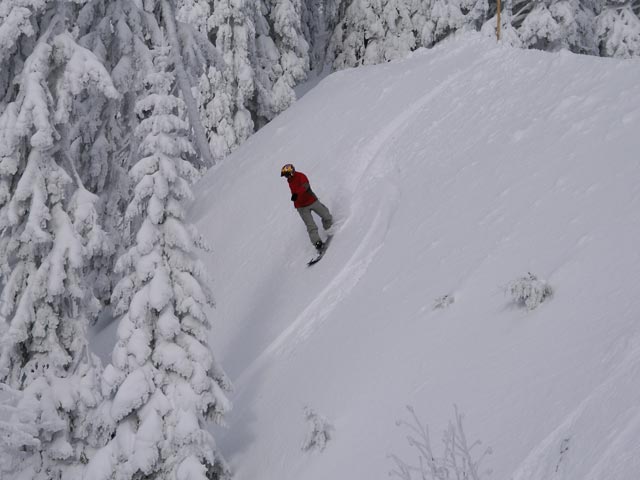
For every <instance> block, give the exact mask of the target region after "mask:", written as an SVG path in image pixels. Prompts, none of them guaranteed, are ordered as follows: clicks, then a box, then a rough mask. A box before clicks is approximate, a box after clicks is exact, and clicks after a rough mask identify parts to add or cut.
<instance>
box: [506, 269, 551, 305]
mask: <svg viewBox="0 0 640 480" xmlns="http://www.w3.org/2000/svg"><path fill="white" fill-rule="evenodd" d="M507 292H508V293H509V294H510V295H511V298H512V300H513V302H514V303H515V304H516V305H519V306H521V307H526V308H527V309H529V310H533V309H534V308H536V307H538V306H539V305H540V304H541V303H542V302H544V301H545V300H547V299H548V298H550V297H551V295H552V294H553V290H552V289H551V286H550V285H548V284H547V283H546V282H545V281H543V280H539V279H538V277H536V276H535V275H534V274H532V273H531V272H528V273H527V275H526V276H524V277H521V278H518V279H517V280H514V281H512V282H511V283H509V285H507Z"/></svg>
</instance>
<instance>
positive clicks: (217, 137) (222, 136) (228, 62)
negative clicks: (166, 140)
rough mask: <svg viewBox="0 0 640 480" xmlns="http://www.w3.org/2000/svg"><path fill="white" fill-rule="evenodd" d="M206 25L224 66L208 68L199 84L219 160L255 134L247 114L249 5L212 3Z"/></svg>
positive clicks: (249, 89)
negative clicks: (204, 78) (208, 26)
mask: <svg viewBox="0 0 640 480" xmlns="http://www.w3.org/2000/svg"><path fill="white" fill-rule="evenodd" d="M209 25H210V28H211V35H212V36H213V37H214V38H215V46H216V48H217V49H218V51H219V52H220V53H221V54H222V57H223V60H224V63H223V65H222V66H217V65H212V66H210V67H209V69H208V72H207V77H206V80H205V81H201V90H202V92H203V93H204V95H203V96H204V98H205V101H204V102H203V103H202V105H201V108H203V112H204V117H205V120H204V121H205V126H206V127H207V128H208V131H209V142H210V145H211V149H212V151H213V154H214V157H215V158H216V159H221V158H223V157H224V156H226V155H227V154H228V153H229V152H231V150H232V149H233V148H234V147H236V146H237V145H238V144H240V143H242V142H244V141H245V140H246V139H247V138H248V137H249V135H251V134H252V133H253V131H254V123H253V119H252V116H251V112H250V111H249V107H250V102H251V99H252V97H253V95H254V92H255V85H254V71H253V67H252V65H251V53H252V50H253V48H252V47H253V46H254V44H255V27H254V25H253V21H252V14H251V9H250V3H249V2H247V1H246V0H240V1H230V0H214V2H213V14H212V15H211V17H210V20H209ZM220 67H222V68H220Z"/></svg>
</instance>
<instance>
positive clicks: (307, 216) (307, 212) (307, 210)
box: [297, 202, 320, 245]
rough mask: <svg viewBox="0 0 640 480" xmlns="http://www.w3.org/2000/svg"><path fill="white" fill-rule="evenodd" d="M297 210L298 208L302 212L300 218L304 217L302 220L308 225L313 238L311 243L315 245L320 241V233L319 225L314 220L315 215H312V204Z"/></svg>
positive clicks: (308, 230)
mask: <svg viewBox="0 0 640 480" xmlns="http://www.w3.org/2000/svg"><path fill="white" fill-rule="evenodd" d="M316 203H317V202H316ZM314 205H315V203H314ZM297 210H298V213H299V214H300V218H302V221H303V222H304V224H305V226H306V227H307V233H308V234H309V240H311V243H312V244H313V245H315V244H316V243H317V242H319V241H320V235H318V226H317V225H316V222H314V221H313V216H312V215H311V206H309V207H302V208H298V209H297Z"/></svg>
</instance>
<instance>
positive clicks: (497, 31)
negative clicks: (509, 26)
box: [496, 0, 501, 41]
mask: <svg viewBox="0 0 640 480" xmlns="http://www.w3.org/2000/svg"><path fill="white" fill-rule="evenodd" d="M497 8H498V14H497V18H498V21H497V23H498V25H497V26H496V39H497V40H498V41H500V10H501V5H500V0H498V7H497Z"/></svg>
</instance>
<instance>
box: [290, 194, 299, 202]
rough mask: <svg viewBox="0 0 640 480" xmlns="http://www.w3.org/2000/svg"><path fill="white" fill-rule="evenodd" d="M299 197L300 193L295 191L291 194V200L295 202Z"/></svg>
mask: <svg viewBox="0 0 640 480" xmlns="http://www.w3.org/2000/svg"><path fill="white" fill-rule="evenodd" d="M297 199H298V194H297V193H294V194H293V195H291V201H292V202H295V201H296V200H297Z"/></svg>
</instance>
